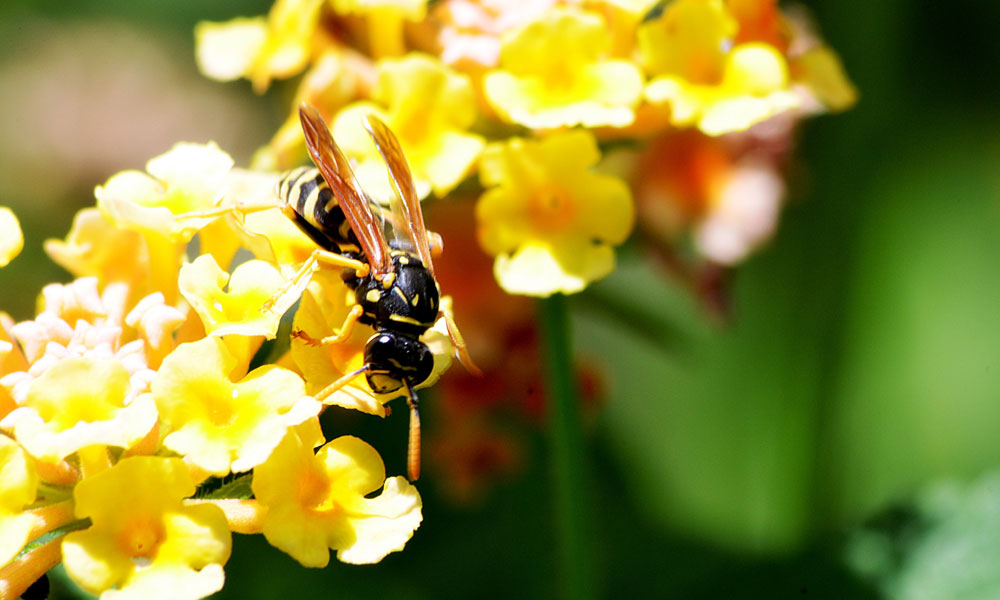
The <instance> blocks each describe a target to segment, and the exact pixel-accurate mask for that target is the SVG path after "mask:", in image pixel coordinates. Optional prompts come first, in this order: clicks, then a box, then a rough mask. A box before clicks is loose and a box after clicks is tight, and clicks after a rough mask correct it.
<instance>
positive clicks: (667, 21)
mask: <svg viewBox="0 0 1000 600" xmlns="http://www.w3.org/2000/svg"><path fill="white" fill-rule="evenodd" d="M195 36H196V41H197V59H198V63H199V65H200V67H201V69H202V71H203V72H204V73H205V74H206V75H208V76H210V77H213V78H216V79H219V80H234V79H239V78H246V79H248V80H249V81H250V82H251V84H252V86H253V88H254V89H255V90H256V91H258V92H263V91H264V90H266V89H268V87H269V86H270V85H271V84H272V82H273V81H275V80H279V79H287V78H291V77H298V79H297V82H298V83H297V86H298V87H297V90H296V92H295V94H294V96H295V102H294V104H293V107H292V110H290V111H289V116H288V119H287V120H286V122H285V123H284V124H283V125H282V126H281V127H280V129H279V130H278V131H277V132H276V133H275V135H274V137H273V138H272V139H271V140H270V141H269V142H268V143H267V144H266V145H264V146H263V147H262V148H261V149H260V150H259V151H258V152H257V153H256V155H255V156H254V159H253V161H252V164H251V165H250V167H251V168H250V169H242V168H237V167H236V166H235V165H234V161H233V160H232V159H231V158H230V156H229V155H228V154H226V153H225V152H224V151H223V150H221V149H220V148H219V147H218V146H216V145H215V144H213V143H208V144H194V143H178V144H177V145H176V146H174V147H173V148H172V149H170V150H169V151H168V152H166V153H164V154H162V155H160V156H158V157H155V158H153V159H152V160H150V161H149V162H148V164H147V165H146V169H145V171H138V170H133V171H125V172H121V173H118V174H115V175H113V176H112V177H110V178H109V179H108V180H107V181H106V182H105V183H104V184H102V185H100V186H98V187H97V189H96V192H95V196H96V200H97V202H96V205H95V206H93V207H89V208H85V209H83V210H81V211H80V212H79V213H78V214H77V215H76V217H75V219H74V221H73V225H72V228H71V230H70V232H69V233H68V235H67V236H66V237H65V239H62V240H49V241H47V242H46V243H45V249H46V251H47V253H48V254H49V256H50V257H51V258H52V259H53V260H54V261H55V262H56V263H58V264H59V265H61V266H62V267H64V268H65V269H66V270H67V271H69V273H71V274H72V276H73V277H74V278H75V279H74V280H73V281H72V282H70V283H68V284H64V285H63V284H52V285H49V286H47V287H46V288H45V289H44V290H43V291H42V294H41V297H40V300H39V302H38V313H37V315H36V316H35V318H34V319H33V320H28V321H23V322H19V323H18V322H14V320H13V319H11V318H10V317H8V316H7V315H6V314H4V313H0V472H2V473H3V477H2V478H0V595H3V596H4V597H17V596H18V595H20V593H21V592H23V591H24V589H25V588H26V587H27V586H28V585H29V584H30V583H31V582H32V581H33V580H35V579H37V578H38V577H39V576H41V575H42V574H43V573H44V572H45V571H46V570H48V569H49V568H51V567H52V566H53V565H55V564H57V563H59V562H62V563H63V564H64V565H65V569H66V572H67V573H68V574H69V576H70V577H71V578H72V579H73V580H74V581H76V582H77V583H78V584H79V585H80V586H81V587H82V588H84V589H85V590H87V591H89V592H92V593H95V594H100V595H101V597H103V598H159V597H170V598H177V597H190V598H200V597H205V596H207V595H210V594H212V593H214V592H215V591H217V590H219V589H220V588H221V587H222V585H223V581H224V571H223V567H224V565H225V563H226V560H227V559H228V557H229V553H230V549H231V532H239V533H263V534H264V536H265V537H266V539H267V540H268V541H269V542H270V543H271V544H272V545H274V546H275V547H277V548H279V549H280V550H282V551H284V552H286V553H288V554H289V555H291V556H292V557H294V558H295V559H296V560H298V561H299V562H300V563H302V564H303V565H305V566H309V567H321V566H324V565H326V564H327V563H328V561H329V556H330V550H335V551H336V552H337V557H338V559H340V560H341V561H344V562H350V563H372V562H377V561H379V560H381V559H382V558H383V557H384V556H385V555H386V554H388V553H390V552H394V551H398V550H400V549H402V548H403V546H404V545H405V544H406V542H407V541H408V540H409V539H410V537H411V536H412V535H413V533H414V531H415V530H416V529H417V527H418V526H419V525H420V522H421V519H422V513H421V499H420V495H419V494H418V492H417V490H416V489H415V488H414V487H413V485H411V484H410V483H409V482H408V481H407V480H405V479H404V478H402V477H387V476H386V472H385V468H384V465H383V463H382V459H381V457H380V456H379V455H378V453H377V452H376V451H375V450H374V449H373V448H372V447H371V446H370V445H368V444H367V443H365V442H364V441H362V440H360V439H358V438H356V437H353V436H344V437H339V438H336V439H333V440H329V441H328V440H326V439H325V438H324V435H323V432H322V430H321V428H320V422H319V415H320V413H321V412H322V411H323V409H324V407H325V406H328V405H336V406H339V407H343V408H347V409H352V410H358V411H362V412H364V413H367V414H372V415H377V416H385V415H386V414H387V412H388V411H387V409H386V407H385V403H386V402H387V401H389V400H390V399H392V398H393V395H379V394H376V393H374V392H373V390H372V389H371V388H370V387H369V385H368V383H367V381H366V380H365V378H362V377H353V378H352V377H351V374H356V373H357V372H358V369H359V367H361V366H362V365H363V364H364V349H365V345H366V342H367V341H368V340H369V339H370V338H371V337H372V335H373V334H374V331H373V330H372V329H371V327H369V326H367V325H364V324H361V323H358V324H357V325H356V326H354V327H353V328H352V329H351V330H349V331H348V330H344V331H342V332H338V331H337V328H338V327H340V326H341V324H343V323H347V322H350V321H349V319H348V316H349V315H351V314H355V313H356V306H355V304H354V294H353V292H352V291H351V290H350V289H348V287H347V286H346V284H345V283H344V281H343V279H342V277H341V274H340V273H339V272H333V271H332V270H323V269H318V270H316V272H315V273H312V274H311V275H310V272H309V271H310V269H309V268H308V267H310V265H316V264H318V262H317V259H316V256H317V255H316V254H315V251H316V245H315V243H314V242H313V241H312V240H311V239H310V238H309V237H308V236H307V235H306V234H304V233H303V232H302V231H300V230H299V229H298V228H297V227H296V226H295V225H294V224H293V223H292V222H291V221H290V220H289V219H288V218H287V217H286V215H285V214H283V213H282V211H281V210H280V209H279V208H278V206H279V202H277V197H276V191H275V188H276V184H277V183H278V181H279V180H280V177H281V175H280V172H281V171H283V170H287V169H290V168H292V167H295V166H298V165H301V164H303V163H304V162H305V160H306V152H305V147H304V144H303V138H302V134H301V131H300V125H299V119H298V115H297V110H296V109H297V107H298V105H299V103H300V102H307V103H309V104H311V105H313V106H315V107H317V109H318V110H319V112H320V113H321V114H322V115H323V116H324V117H325V118H326V119H327V120H328V121H329V122H330V123H331V124H332V133H333V136H334V137H335V139H336V140H337V141H338V143H339V144H340V145H341V146H342V148H343V150H344V151H345V153H346V154H347V155H348V156H349V158H350V159H351V161H352V163H353V164H354V170H355V171H356V174H357V179H358V181H359V182H360V185H361V186H362V187H363V188H364V189H365V191H366V192H367V193H368V195H369V196H371V197H372V198H373V199H374V200H375V201H377V202H381V203H384V204H387V205H389V204H391V203H390V199H391V197H392V195H393V194H394V191H393V185H392V182H391V181H390V179H389V178H388V176H387V171H386V169H385V165H384V164H383V161H382V159H381V157H380V155H379V153H378V151H377V149H376V148H375V147H374V145H372V143H371V142H370V140H369V137H368V135H367V134H366V132H365V130H364V128H363V126H362V123H363V117H365V116H367V115H374V116H377V117H378V118H379V119H381V120H382V121H384V122H385V123H386V124H388V126H389V127H390V128H391V129H392V130H393V131H394V132H395V134H396V136H397V137H398V138H399V142H400V145H401V147H402V149H403V151H404V152H405V154H406V158H407V160H408V162H409V165H410V168H411V171H412V174H413V179H414V184H415V185H414V187H415V191H416V193H417V195H418V197H419V198H420V199H421V200H423V199H428V198H431V197H436V198H438V199H447V201H444V202H440V203H438V207H439V208H440V209H441V211H442V213H443V214H442V218H441V219H439V220H438V221H437V222H438V223H439V224H444V223H448V222H450V223H451V225H449V226H447V227H445V229H449V228H450V230H453V231H454V232H456V233H454V234H452V233H450V232H449V233H448V234H447V235H445V236H443V238H444V239H445V240H450V241H451V242H458V244H459V250H460V252H459V253H457V254H456V253H455V252H454V251H452V252H451V254H450V255H451V256H452V257H454V258H458V259H460V260H459V262H460V263H461V264H459V263H456V262H452V263H449V261H448V260H447V257H448V256H449V253H446V254H445V257H446V260H442V262H441V263H440V264H439V265H438V273H437V275H438V277H439V279H440V281H441V283H442V287H443V288H444V289H445V290H447V291H454V294H455V299H456V304H457V306H456V311H457V313H458V314H459V317H460V319H461V320H463V322H465V323H469V324H471V327H472V329H471V331H467V333H470V334H471V335H469V336H468V337H469V341H470V344H469V345H470V347H472V349H473V353H474V354H476V356H477V360H478V361H479V362H480V363H481V364H482V365H483V366H484V371H485V372H486V377H485V378H483V379H481V380H479V381H480V382H483V381H485V382H486V383H485V384H483V383H479V384H477V387H478V388H479V389H480V390H482V389H483V388H484V386H485V387H488V386H490V385H492V389H493V391H492V392H491V393H485V394H482V397H483V398H486V400H484V401H483V402H482V403H481V404H483V405H484V406H485V405H486V404H491V405H494V404H497V403H499V402H500V400H499V399H501V398H502V399H503V400H502V401H503V402H508V403H510V402H511V398H512V397H516V398H519V399H520V400H515V402H518V401H519V402H521V404H523V406H524V407H528V410H527V412H529V413H533V412H537V411H536V410H535V408H537V407H534V404H535V403H537V396H538V391H537V390H538V386H537V385H536V380H537V379H538V376H539V374H538V372H537V371H538V366H537V364H535V362H536V361H533V360H531V359H530V357H532V356H535V355H536V354H537V352H536V350H537V348H536V345H537V342H536V335H535V331H534V328H533V324H532V323H531V321H530V305H528V304H527V303H526V302H525V301H523V299H520V300H519V301H514V300H512V299H511V298H510V297H509V296H507V295H506V294H515V295H525V296H540V297H544V296H549V295H552V294H555V293H575V292H579V291H581V290H583V289H584V288H586V287H587V286H588V285H589V284H590V283H592V282H594V281H596V280H598V279H600V278H602V277H604V276H606V275H607V274H608V273H610V272H611V271H612V270H613V269H614V265H615V248H616V247H618V246H620V245H621V244H623V243H624V242H625V240H626V239H627V238H628V237H629V235H630V234H631V233H632V230H633V226H634V225H635V224H636V223H638V227H637V231H638V234H639V235H640V236H641V239H642V241H643V242H645V243H646V245H647V247H650V248H653V249H655V250H656V251H658V252H666V253H673V252H674V251H675V249H676V248H677V247H682V244H683V243H684V242H685V241H687V240H690V241H691V242H692V243H691V246H692V247H693V248H694V249H695V250H696V254H697V256H699V257H700V259H699V260H704V261H706V262H708V263H712V264H715V265H732V264H735V263H738V262H739V261H740V260H742V259H743V258H744V257H745V256H746V255H747V254H748V253H749V252H750V251H752V250H753V249H754V248H755V247H757V246H758V245H759V244H761V243H763V242H764V241H766V239H767V238H768V237H769V235H770V234H771V232H772V231H773V229H774V227H775V223H776V222H777V215H778V211H779V209H780V206H781V201H782V196H783V193H784V186H783V183H782V177H781V174H780V167H781V165H782V162H783V160H784V159H785V157H786V156H787V154H788V151H789V148H790V146H791V138H792V134H793V132H794V130H795V126H796V125H797V124H798V123H799V122H800V121H801V120H802V119H803V118H804V117H806V116H809V115H812V114H816V113H820V112H825V111H839V110H843V109H845V108H847V107H849V106H850V105H851V104H852V103H853V102H854V101H855V95H856V94H855V91H854V89H853V87H852V86H851V84H850V83H849V82H848V80H847V79H846V76H845V75H844V73H843V71H842V69H841V66H840V64H839V61H838V59H837V57H836V55H835V54H834V53H833V52H832V51H831V50H830V49H828V48H827V47H826V46H825V45H823V44H822V43H821V41H820V40H819V39H818V37H817V36H816V35H815V34H814V33H813V32H812V31H810V30H809V28H808V26H807V25H806V23H805V21H804V20H803V19H802V18H800V17H797V16H795V15H794V14H789V13H786V12H783V11H782V10H780V9H779V8H778V7H777V2H776V0H673V1H670V2H656V1H654V0H542V1H539V2H533V3H524V2H511V1H510V0H441V1H439V2H433V3H430V2H427V1H426V0H384V1H365V2H361V1H352V0H329V1H327V0H276V2H275V4H274V6H273V8H272V10H271V12H270V13H269V14H268V15H266V16H261V17H255V18H239V19H234V20H232V21H229V22H226V23H208V22H206V23H202V24H200V25H199V26H198V27H197V28H196V30H195ZM470 199H471V201H472V202H474V203H475V205H474V207H473V206H471V205H470V203H469V202H466V201H464V200H470ZM449 206H453V207H463V206H464V207H465V208H458V209H457V210H459V212H457V213H454V214H452V215H450V216H449V215H447V214H446V213H447V212H448V207H449ZM456 217H457V219H458V220H456ZM449 219H450V221H449ZM462 219H464V222H463V221H462ZM463 232H464V233H465V235H466V237H468V238H469V239H468V240H466V239H464V238H463V237H462V235H463ZM473 237H474V238H475V239H473ZM434 239H435V241H436V242H440V241H441V239H442V238H438V237H435V238H434ZM22 244H23V240H22V234H21V230H20V227H19V225H18V223H17V219H16V218H15V217H14V215H13V214H12V213H11V212H10V210H8V209H6V208H4V207H0V267H2V266H4V265H6V264H7V263H8V262H9V261H10V260H12V259H14V257H16V256H17V254H18V253H19V252H20V250H21V246H22ZM477 245H478V247H479V248H480V249H481V250H483V251H485V253H486V255H488V258H485V256H486V255H483V257H484V260H482V261H479V262H477V261H476V258H475V255H476V250H475V246H477ZM435 247H436V248H435V249H436V250H439V249H440V244H439V243H435ZM303 265H305V267H306V268H304V267H303ZM456 265H457V266H456ZM470 269H472V270H474V272H470ZM476 269H478V270H476ZM501 290H502V291H501ZM441 303H442V310H443V311H445V312H444V313H442V314H450V311H451V305H452V300H451V299H450V298H448V297H445V298H442V302H441ZM296 305H297V308H296V309H295V311H294V314H293V315H292V314H291V309H292V307H293V306H296ZM473 310H474V311H479V312H480V313H481V312H484V311H493V312H492V313H491V318H490V319H489V320H488V321H487V322H485V323H481V324H482V326H478V324H477V321H480V322H482V321H483V320H482V319H477V318H475V316H476V315H475V314H473V313H470V312H468V311H473ZM285 313H289V320H290V321H291V330H292V333H291V334H289V333H288V331H287V327H286V328H281V327H280V326H281V322H282V317H283V316H284V315H285ZM462 315H467V317H463V316H462ZM331 332H336V333H338V334H337V335H335V336H331V335H330V334H331ZM341 334H342V335H341ZM330 337H333V338H334V339H335V341H336V343H330V344H327V343H321V342H320V341H321V340H324V338H330ZM452 339H455V338H452V337H451V336H450V335H449V327H448V318H447V317H442V318H441V319H439V321H438V323H437V324H436V325H435V326H434V327H432V328H430V329H429V330H428V331H427V333H426V334H424V336H423V337H422V338H421V340H422V341H423V342H424V343H425V344H426V345H427V346H428V347H429V348H430V349H431V351H432V353H433V355H434V372H433V373H432V375H431V376H430V377H429V378H428V379H427V381H426V382H425V383H424V384H422V385H430V384H433V383H434V382H436V381H437V380H438V378H439V377H440V375H441V374H442V373H443V372H444V370H445V369H447V368H448V366H449V365H450V362H451V355H452V354H453V352H454V351H455V348H454V346H453V343H452ZM265 342H267V343H265ZM512 346H516V347H517V348H518V351H517V352H509V351H508V350H509V347H512ZM526 357H527V358H526ZM331 384H335V385H332V386H331ZM469 385H470V384H469V382H468V381H463V380H461V379H454V378H453V379H452V380H451V383H450V384H448V385H446V386H445V392H444V394H442V397H443V399H444V402H443V406H444V407H445V408H444V410H443V413H444V414H445V418H448V417H449V415H450V416H451V418H453V419H454V420H455V421H456V423H463V424H465V428H464V429H462V428H460V427H456V428H454V429H455V431H458V432H459V435H456V436H455V437H453V438H452V439H451V440H443V441H441V440H438V443H437V444H434V445H432V450H433V451H432V453H431V454H432V461H433V460H434V457H440V460H441V462H442V463H449V464H450V466H451V470H450V475H449V470H448V468H447V467H446V468H442V470H441V472H442V473H443V474H444V476H445V477H449V476H450V477H451V479H452V481H451V486H450V487H451V488H452V489H453V490H455V491H456V494H457V495H464V496H475V495H476V494H477V493H478V490H480V489H481V486H480V485H479V482H478V480H477V478H478V477H479V476H480V474H481V472H482V471H484V470H494V471H505V470H509V469H511V468H513V465H515V464H516V463H517V462H518V460H517V458H518V452H517V449H516V445H515V444H511V443H509V439H508V438H507V436H505V434H504V432H501V431H496V430H494V429H492V428H491V425H490V424H488V423H487V420H486V419H481V418H477V416H476V415H475V414H470V412H469V411H468V410H467V409H468V404H467V403H466V405H465V406H463V402H464V400H462V399H464V398H465V397H466V396H467V395H468V394H467V389H468V387H469ZM456 399H459V401H456ZM491 399H492V400H491ZM529 405H530V406H529ZM448 407H451V408H448ZM532 407H534V408H532ZM449 457H450V458H449ZM456 457H460V458H462V459H463V460H464V462H463V460H456ZM442 487H443V488H447V487H449V486H448V485H445V486H442Z"/></svg>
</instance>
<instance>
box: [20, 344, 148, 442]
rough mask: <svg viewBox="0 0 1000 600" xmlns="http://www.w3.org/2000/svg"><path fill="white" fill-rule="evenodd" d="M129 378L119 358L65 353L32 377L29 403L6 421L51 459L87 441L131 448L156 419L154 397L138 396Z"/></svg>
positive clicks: (21, 437) (23, 438)
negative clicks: (48, 367)
mask: <svg viewBox="0 0 1000 600" xmlns="http://www.w3.org/2000/svg"><path fill="white" fill-rule="evenodd" d="M129 379H130V378H129V372H128V371H127V370H126V369H125V367H124V366H122V364H121V363H120V362H119V361H118V360H116V359H113V358H106V359H95V358H85V357H81V358H67V359H64V360H62V361H59V362H58V363H57V364H55V365H54V366H53V367H52V368H51V369H49V370H48V371H46V372H45V374H44V375H42V376H41V377H39V378H38V379H35V380H34V381H33V382H32V383H31V387H30V388H29V391H28V397H27V400H26V401H25V405H24V406H22V407H20V408H17V409H15V410H14V411H13V412H12V413H10V414H9V415H7V417H6V418H5V419H4V420H3V422H2V425H3V427H5V428H9V429H11V430H13V432H14V436H15V437H16V438H17V441H18V442H20V443H21V444H22V445H23V446H24V448H25V449H26V450H27V451H28V452H29V453H31V455H32V456H34V457H36V458H38V459H41V460H44V461H48V462H58V461H60V460H62V459H63V458H65V457H67V456H69V455H70V454H72V453H74V452H76V451H78V450H80V449H81V448H84V447H87V446H93V445H107V446H116V447H119V448H129V447H131V446H132V445H134V444H135V443H137V442H138V441H139V440H141V439H142V438H143V437H145V435H146V434H147V433H148V432H149V430H150V429H152V427H153V424H154V423H155V422H156V406H155V405H154V404H153V399H152V397H150V396H149V395H148V394H144V395H139V396H138V397H133V395H132V394H133V392H131V391H130V389H129V388H130V381H129Z"/></svg>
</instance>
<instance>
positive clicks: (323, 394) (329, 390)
mask: <svg viewBox="0 0 1000 600" xmlns="http://www.w3.org/2000/svg"><path fill="white" fill-rule="evenodd" d="M369 370H371V365H365V366H363V367H361V368H360V369H357V370H356V371H351V372H350V373H348V374H346V375H344V376H343V377H341V378H340V379H338V380H337V381H334V382H333V383H331V384H330V385H328V386H326V387H325V388H323V389H322V390H320V392H319V393H318V394H316V395H315V396H314V398H316V401H317V402H322V401H323V400H326V399H327V398H329V397H330V396H332V395H333V394H334V393H336V392H337V391H338V390H340V389H341V388H342V387H344V386H345V385H347V384H348V383H350V382H351V381H353V380H354V378H355V377H357V376H358V375H361V374H362V373H366V372H368V371H369Z"/></svg>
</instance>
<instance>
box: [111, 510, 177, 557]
mask: <svg viewBox="0 0 1000 600" xmlns="http://www.w3.org/2000/svg"><path fill="white" fill-rule="evenodd" d="M165 535H166V534H165V532H164V531H163V524H162V523H160V522H159V521H157V520H151V519H144V520H140V521H137V522H134V523H132V524H131V526H130V527H128V528H126V529H125V531H123V532H122V537H121V540H120V543H121V547H122V549H123V550H124V551H125V553H126V554H127V555H128V556H130V557H132V558H152V557H153V556H154V555H155V554H156V549H157V548H159V547H160V544H161V543H162V542H163V538H164V537H165Z"/></svg>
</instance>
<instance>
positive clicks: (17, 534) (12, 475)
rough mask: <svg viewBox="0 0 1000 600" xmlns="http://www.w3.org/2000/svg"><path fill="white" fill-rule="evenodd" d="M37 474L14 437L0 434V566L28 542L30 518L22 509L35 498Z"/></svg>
mask: <svg viewBox="0 0 1000 600" xmlns="http://www.w3.org/2000/svg"><path fill="white" fill-rule="evenodd" d="M37 487H38V474H37V473H36V472H35V468H34V465H33V464H32V461H31V458H30V457H29V456H28V455H27V453H25V451H24V449H23V448H21V446H19V445H18V444H17V442H15V441H14V440H12V439H10V438H9V437H7V436H3V435H0V566H3V565H5V564H7V563H8V562H10V560H11V559H12V558H14V556H15V555H16V554H17V553H18V552H19V551H20V550H21V548H22V547H24V544H25V543H27V542H28V541H29V536H30V534H31V530H32V526H33V524H34V520H33V518H32V517H31V515H29V514H26V513H25V512H24V508H25V507H26V506H28V505H30V504H31V503H32V502H34V501H35V493H36V489H37Z"/></svg>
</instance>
